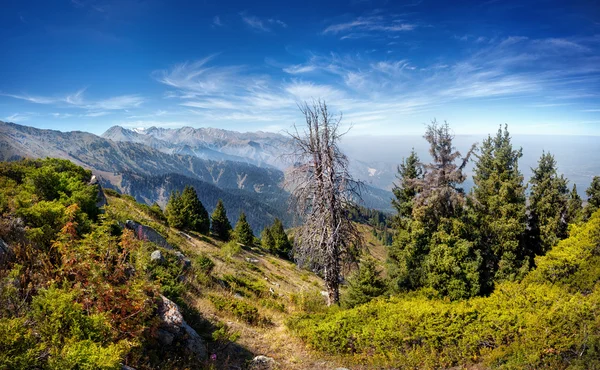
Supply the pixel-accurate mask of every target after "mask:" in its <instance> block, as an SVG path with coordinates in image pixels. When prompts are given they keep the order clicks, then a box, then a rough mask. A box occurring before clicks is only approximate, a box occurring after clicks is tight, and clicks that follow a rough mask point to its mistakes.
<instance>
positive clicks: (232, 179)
mask: <svg viewBox="0 0 600 370" xmlns="http://www.w3.org/2000/svg"><path fill="white" fill-rule="evenodd" d="M289 148H290V142H289V140H288V139H287V138H286V137H285V136H283V135H280V134H274V133H267V132H254V133H239V132H235V131H227V130H221V129H215V128H191V127H183V128H180V129H164V128H156V127H151V128H148V129H145V130H130V129H125V128H122V127H119V126H114V127H112V128H110V129H109V130H107V131H106V132H105V133H104V134H103V135H102V136H97V135H94V134H91V133H87V132H81V131H72V132H61V131H55V130H45V129H37V128H33V127H28V126H23V125H18V124H14V123H7V122H2V121H0V160H2V161H6V160H16V159H19V158H44V157H57V158H64V159H69V160H71V161H73V162H74V163H76V164H78V165H81V166H83V167H85V168H88V169H90V170H92V171H93V172H94V173H95V174H96V176H97V177H98V178H99V179H100V181H101V183H102V185H103V186H105V187H108V188H114V189H116V190H119V191H120V192H123V193H126V194H130V195H132V196H134V197H135V198H136V200H138V201H141V202H145V203H147V204H152V203H158V204H159V205H161V206H163V207H164V205H165V204H166V202H167V200H168V197H169V195H170V193H171V192H172V191H176V190H177V191H180V190H182V189H183V187H184V186H185V185H192V186H193V187H194V188H195V189H196V191H197V193H198V196H199V198H200V200H201V201H202V203H203V204H205V206H206V208H207V209H208V210H209V212H210V211H212V209H213V207H214V206H215V204H216V201H217V200H218V199H223V201H224V203H225V206H226V208H227V209H228V212H229V218H230V220H231V221H232V223H233V222H235V220H236V219H237V216H238V215H239V212H240V210H242V209H243V210H245V211H246V213H248V214H247V216H248V220H249V222H250V225H251V226H252V228H253V229H254V230H255V231H259V230H260V229H261V228H262V227H264V226H265V225H268V224H270V223H272V221H273V219H274V218H275V217H278V218H280V219H283V220H284V221H286V223H287V224H288V225H290V223H291V217H290V216H289V214H288V212H287V198H288V197H289V193H288V192H287V191H286V189H284V183H285V176H284V172H283V170H284V169H285V166H286V164H285V163H286V162H285V158H284V156H285V154H286V153H287V152H288V151H289ZM362 196H363V201H364V205H365V206H367V207H370V208H376V209H380V210H389V209H390V198H391V193H390V192H389V191H386V190H384V189H379V188H376V187H373V186H369V185H366V186H365V187H364V191H363V194H362Z"/></svg>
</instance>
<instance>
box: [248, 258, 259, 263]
mask: <svg viewBox="0 0 600 370" xmlns="http://www.w3.org/2000/svg"><path fill="white" fill-rule="evenodd" d="M246 262H250V263H258V259H257V258H252V257H246Z"/></svg>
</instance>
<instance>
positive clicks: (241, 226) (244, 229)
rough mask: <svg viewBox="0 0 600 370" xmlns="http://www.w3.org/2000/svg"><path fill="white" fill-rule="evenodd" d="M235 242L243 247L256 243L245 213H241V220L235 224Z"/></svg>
mask: <svg viewBox="0 0 600 370" xmlns="http://www.w3.org/2000/svg"><path fill="white" fill-rule="evenodd" d="M235 240H236V241H237V242H238V243H241V244H243V245H252V243H253V242H254V234H253V233H252V228H250V224H248V221H247V220H246V214H245V213H244V212H242V213H240V218H239V219H238V222H237V224H235Z"/></svg>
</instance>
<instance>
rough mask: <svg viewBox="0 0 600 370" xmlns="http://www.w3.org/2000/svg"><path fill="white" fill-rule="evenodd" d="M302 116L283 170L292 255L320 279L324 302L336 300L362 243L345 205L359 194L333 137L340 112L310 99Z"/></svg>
mask: <svg viewBox="0 0 600 370" xmlns="http://www.w3.org/2000/svg"><path fill="white" fill-rule="evenodd" d="M299 108H300V111H301V112H302V114H303V115H304V118H305V120H306V128H305V129H304V130H303V131H302V132H300V131H299V130H298V128H297V127H296V126H294V131H293V132H291V133H288V134H289V135H290V136H291V139H292V143H293V148H294V151H293V153H292V159H293V161H294V165H293V166H292V169H291V170H290V172H289V174H288V180H287V181H288V184H289V185H291V186H290V187H291V188H292V189H293V190H292V196H291V206H292V210H293V211H294V213H295V214H296V216H298V217H299V219H300V220H301V221H302V226H301V227H300V228H299V229H298V231H297V232H296V233H295V236H294V258H295V259H296V262H297V263H298V264H299V265H301V266H309V267H310V268H311V269H313V270H316V272H318V273H321V274H322V275H323V277H324V279H325V285H326V288H327V294H328V305H332V304H338V303H339V300H340V295H339V285H340V280H341V277H342V274H343V272H344V268H345V267H346V266H348V264H350V263H352V262H354V261H355V260H356V257H357V253H358V251H359V250H360V248H361V246H362V242H361V237H360V234H359V232H358V230H357V228H356V226H355V225H354V224H353V223H352V222H351V221H350V218H349V217H348V216H349V211H350V209H351V208H353V207H355V206H356V203H355V202H356V201H357V200H358V199H360V186H361V184H360V183H359V182H357V181H354V180H353V179H352V176H351V175H350V172H349V170H348V158H347V157H346V156H345V155H344V154H343V153H342V152H341V150H340V148H339V146H338V143H339V140H340V138H341V137H342V136H343V135H344V134H345V133H346V132H347V131H346V132H340V130H339V129H340V122H341V119H342V116H341V115H340V116H339V117H333V116H332V115H331V114H330V113H329V111H328V109H327V104H326V103H325V102H322V101H320V100H319V101H313V103H312V104H311V105H309V104H308V103H304V104H302V105H299Z"/></svg>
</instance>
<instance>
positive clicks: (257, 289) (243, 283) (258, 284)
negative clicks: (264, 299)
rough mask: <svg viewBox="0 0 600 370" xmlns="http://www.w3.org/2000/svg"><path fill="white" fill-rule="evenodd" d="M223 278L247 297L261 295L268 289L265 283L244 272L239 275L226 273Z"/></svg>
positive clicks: (232, 287)
mask: <svg viewBox="0 0 600 370" xmlns="http://www.w3.org/2000/svg"><path fill="white" fill-rule="evenodd" d="M222 280H223V281H224V282H225V283H227V285H228V286H229V287H230V288H231V289H233V290H234V291H236V292H238V293H240V294H242V295H245V296H246V297H250V296H255V297H260V296H262V295H264V294H265V293H266V292H267V291H268V289H267V286H266V285H265V283H263V282H262V281H260V280H257V279H254V278H251V277H250V276H248V275H246V274H243V273H240V274H237V275H232V274H225V275H223V278H222Z"/></svg>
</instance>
